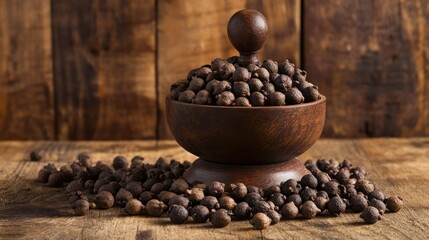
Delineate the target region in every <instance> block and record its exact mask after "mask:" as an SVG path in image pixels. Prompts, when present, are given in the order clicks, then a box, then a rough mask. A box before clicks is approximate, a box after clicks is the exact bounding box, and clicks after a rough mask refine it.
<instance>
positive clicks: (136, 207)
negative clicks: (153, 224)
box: [125, 199, 143, 215]
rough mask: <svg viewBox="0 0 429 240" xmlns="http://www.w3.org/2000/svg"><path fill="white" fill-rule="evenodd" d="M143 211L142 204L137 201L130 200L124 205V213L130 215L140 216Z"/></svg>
mask: <svg viewBox="0 0 429 240" xmlns="http://www.w3.org/2000/svg"><path fill="white" fill-rule="evenodd" d="M142 210H143V204H142V203H141V202H140V201H139V200H137V199H131V200H130V201H128V202H127V204H126V205H125V211H126V212H127V213H128V214H130V215H137V214H140V213H141V212H142Z"/></svg>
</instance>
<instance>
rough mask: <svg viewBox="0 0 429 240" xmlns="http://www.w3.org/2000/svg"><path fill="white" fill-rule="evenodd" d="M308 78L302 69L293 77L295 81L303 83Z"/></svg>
mask: <svg viewBox="0 0 429 240" xmlns="http://www.w3.org/2000/svg"><path fill="white" fill-rule="evenodd" d="M306 78H307V72H306V71H303V70H301V69H296V70H295V74H294V75H293V80H295V81H298V82H303V81H305V79H306Z"/></svg>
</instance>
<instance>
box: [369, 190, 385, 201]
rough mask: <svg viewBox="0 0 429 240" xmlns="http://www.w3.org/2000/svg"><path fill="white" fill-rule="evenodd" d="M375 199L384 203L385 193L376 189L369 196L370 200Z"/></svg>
mask: <svg viewBox="0 0 429 240" xmlns="http://www.w3.org/2000/svg"><path fill="white" fill-rule="evenodd" d="M373 198H375V199H378V200H380V201H384V200H385V199H386V196H385V195H384V193H383V192H382V191H380V190H378V189H375V190H374V191H372V192H370V193H369V194H368V199H369V200H370V201H371V200H372V199H373Z"/></svg>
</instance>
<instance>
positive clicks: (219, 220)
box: [210, 209, 231, 228]
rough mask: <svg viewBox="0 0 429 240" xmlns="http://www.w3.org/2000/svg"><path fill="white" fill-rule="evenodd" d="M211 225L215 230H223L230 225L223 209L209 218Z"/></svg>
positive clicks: (226, 213) (227, 215)
mask: <svg viewBox="0 0 429 240" xmlns="http://www.w3.org/2000/svg"><path fill="white" fill-rule="evenodd" d="M210 220H211V223H212V224H213V226H215V227H217V228H223V227H226V226H228V225H229V223H231V217H230V216H229V214H228V211H227V210H225V209H219V210H217V211H216V212H214V213H213V214H212V216H211V219H210Z"/></svg>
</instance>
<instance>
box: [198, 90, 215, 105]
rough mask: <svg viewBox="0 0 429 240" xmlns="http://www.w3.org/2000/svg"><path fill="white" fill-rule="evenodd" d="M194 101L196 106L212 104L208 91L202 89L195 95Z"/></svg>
mask: <svg viewBox="0 0 429 240" xmlns="http://www.w3.org/2000/svg"><path fill="white" fill-rule="evenodd" d="M194 101H195V103H196V104H201V105H210V104H212V97H211V96H210V93H209V91H207V90H204V89H203V90H200V91H199V92H198V93H197V95H195V99H194Z"/></svg>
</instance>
